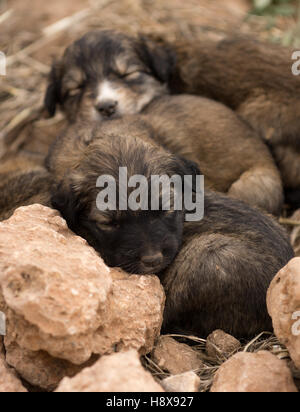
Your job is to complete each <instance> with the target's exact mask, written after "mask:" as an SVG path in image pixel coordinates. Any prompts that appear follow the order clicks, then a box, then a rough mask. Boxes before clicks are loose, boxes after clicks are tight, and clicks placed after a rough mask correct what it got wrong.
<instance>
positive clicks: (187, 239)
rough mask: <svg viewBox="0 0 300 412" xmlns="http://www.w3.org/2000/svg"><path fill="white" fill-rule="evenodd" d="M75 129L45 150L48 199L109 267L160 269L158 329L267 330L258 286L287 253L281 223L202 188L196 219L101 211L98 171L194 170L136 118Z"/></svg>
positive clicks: (137, 270)
mask: <svg viewBox="0 0 300 412" xmlns="http://www.w3.org/2000/svg"><path fill="white" fill-rule="evenodd" d="M134 119H135V120H134ZM78 130H79V128H78V126H77V127H74V128H72V129H70V130H69V132H68V134H66V135H65V136H62V137H60V138H59V139H58V140H57V142H56V144H55V145H54V146H53V148H52V151H51V152H50V155H49V158H48V168H49V170H50V171H51V173H52V174H53V175H54V176H55V179H56V181H57V183H58V185H57V188H56V189H55V190H54V192H53V195H52V202H53V206H54V207H56V208H58V209H59V210H60V211H61V213H62V215H63V216H64V217H65V218H66V220H67V222H68V224H69V226H70V227H71V229H73V230H74V231H75V232H76V233H78V234H79V235H81V236H83V237H85V238H86V239H87V240H88V241H89V242H90V244H91V245H92V246H94V247H95V248H96V249H97V250H98V251H99V252H100V253H101V254H102V256H103V257H104V259H105V261H106V262H107V263H108V264H109V265H112V266H119V267H121V268H123V269H125V270H127V271H128V272H130V273H146V274H147V273H151V272H155V273H157V274H158V275H159V276H160V278H161V281H162V283H163V285H164V287H165V290H166V294H167V302H166V310H165V321H164V332H165V333H169V332H170V333H172V332H180V333H193V334H194V335H198V336H202V337H206V336H207V335H208V334H209V333H210V332H211V331H213V330H215V329H219V328H222V329H224V330H226V331H228V332H230V333H232V334H234V335H235V336H237V337H249V336H253V335H255V334H256V333H259V332H261V331H262V330H271V329H272V324H271V320H270V318H269V316H268V313H267V308H266V303H265V300H266V299H265V297H266V292H267V288H268V286H269V284H270V282H271V280H272V279H273V277H274V276H275V275H276V274H277V272H278V270H280V269H281V268H282V267H283V266H284V265H285V264H286V263H287V262H288V261H289V260H290V259H291V258H292V257H293V251H292V248H291V246H290V244H289V242H288V240H287V237H286V234H285V233H284V231H283V230H282V228H281V227H280V226H279V225H278V224H277V223H275V222H274V221H273V220H272V219H271V218H270V217H268V216H265V215H264V214H261V213H260V212H259V211H258V210H255V209H252V208H251V207H250V206H247V205H246V204H245V203H243V202H240V201H237V200H234V199H230V198H228V197H224V196H220V195H218V194H216V193H213V192H209V191H206V193H205V216H204V219H203V220H202V221H201V222H198V223H195V222H194V223H184V222H183V220H184V216H183V214H181V213H174V212H171V213H165V212H163V211H158V212H155V213H153V212H151V211H150V212H149V211H138V212H135V213H132V212H131V211H123V212H121V211H117V212H108V213H103V212H100V211H98V210H96V207H95V204H96V196H97V190H96V187H95V186H96V180H97V178H98V176H99V175H102V174H110V175H113V176H115V177H117V174H118V170H119V167H122V166H127V167H128V168H129V171H130V175H132V174H136V173H138V174H144V175H145V176H147V177H148V178H149V176H150V175H151V174H158V175H161V174H168V175H171V174H173V173H174V172H175V173H180V174H191V173H192V174H199V173H200V171H198V170H197V168H196V167H195V165H194V164H193V163H190V162H186V161H184V160H183V159H179V158H176V157H175V156H173V155H171V154H170V153H169V152H167V151H166V150H165V149H163V148H162V147H159V146H157V145H156V144H155V143H154V142H153V141H152V139H153V137H155V133H156V132H155V130H154V128H153V127H152V126H151V125H150V124H149V123H147V122H146V121H145V120H141V119H140V118H139V117H131V118H130V119H126V118H124V119H121V120H113V121H111V122H105V123H104V124H103V125H101V126H97V127H95V128H92V129H88V127H83V130H82V132H79V133H78ZM72 147H73V149H72ZM182 231H183V234H182ZM182 236H183V244H182ZM149 255H150V256H153V257H155V259H156V261H155V259H153V262H152V267H151V265H150V266H149V263H148V266H147V267H146V266H145V265H144V263H143V257H145V256H148V257H149ZM161 255H162V257H163V258H162V259H160V261H157V258H158V257H159V256H161Z"/></svg>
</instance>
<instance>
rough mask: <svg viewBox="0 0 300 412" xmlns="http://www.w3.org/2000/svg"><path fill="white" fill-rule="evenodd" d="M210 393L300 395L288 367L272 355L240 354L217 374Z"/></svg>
mask: <svg viewBox="0 0 300 412" xmlns="http://www.w3.org/2000/svg"><path fill="white" fill-rule="evenodd" d="M211 392H258V393H260V392H262V393H263V392H274V393H276V392H298V391H297V388H296V386H295V384H294V382H293V378H292V374H291V371H290V369H289V368H288V366H287V364H286V363H285V361H283V360H279V359H278V358H277V357H276V356H274V355H272V354H271V353H270V352H267V351H261V352H258V353H237V354H236V355H234V356H233V357H232V358H230V359H229V360H228V361H226V362H225V363H224V364H223V365H222V366H221V367H220V369H219V371H218V372H217V374H216V376H215V378H214V382H213V386H212V388H211Z"/></svg>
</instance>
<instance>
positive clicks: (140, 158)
mask: <svg viewBox="0 0 300 412" xmlns="http://www.w3.org/2000/svg"><path fill="white" fill-rule="evenodd" d="M109 123H110V122H105V123H104V124H103V125H102V126H98V127H95V128H94V129H91V128H87V127H84V130H83V132H82V133H79V134H78V127H77V126H75V127H74V128H72V129H69V131H68V133H67V135H66V136H65V137H61V138H58V140H57V143H56V144H55V145H54V146H53V148H52V150H51V151H50V154H49V158H48V160H47V165H48V168H49V170H50V172H51V173H52V174H53V176H54V177H55V180H56V182H57V187H56V189H55V190H54V191H53V196H52V204H53V206H54V207H55V208H57V209H58V210H59V211H60V212H61V213H62V215H63V217H64V218H65V219H66V220H67V222H68V225H69V227H70V228H71V229H72V230H73V231H74V232H75V233H77V234H78V235H80V236H82V237H84V238H85V239H87V240H88V242H89V243H90V244H91V245H92V246H93V247H94V248H95V249H96V250H97V251H99V252H100V254H101V256H102V257H103V258H104V260H105V261H106V263H107V264H108V265H109V266H117V267H121V268H123V269H124V270H126V271H127V272H130V273H138V274H139V273H141V274H147V273H149V274H151V273H156V272H157V273H158V272H161V271H162V270H164V269H165V268H166V267H167V266H169V265H170V263H171V262H172V261H173V259H174V258H175V256H176V254H177V252H178V249H179V247H180V245H181V239H182V229H183V221H184V216H185V212H184V210H183V208H181V209H180V210H178V211H177V210H173V209H172V208H171V210H166V211H164V210H162V208H161V201H160V202H159V204H160V208H159V210H150V209H149V208H147V209H148V210H144V209H143V208H142V207H138V208H137V210H132V209H129V208H125V209H124V210H122V209H121V207H117V206H116V207H115V208H111V209H109V210H102V209H100V210H99V208H98V205H97V199H98V195H99V193H100V191H101V190H100V188H99V187H100V186H99V185H98V183H97V182H98V178H99V177H101V176H109V177H110V178H113V179H114V183H115V193H116V194H117V195H116V200H117V203H118V205H119V202H120V201H121V199H123V197H124V198H126V202H127V199H129V198H130V196H131V194H132V193H133V188H129V187H128V189H126V194H125V195H123V197H121V195H120V194H119V193H120V188H124V186H125V185H126V186H127V183H128V181H129V179H131V178H134V177H135V176H137V175H141V176H144V177H145V178H146V181H147V182H149V190H148V189H147V191H146V195H147V197H146V198H147V200H148V199H150V198H151V193H150V182H151V178H152V176H169V177H172V176H173V175H178V176H182V177H183V176H184V175H191V174H194V173H195V172H194V170H197V169H196V167H195V166H194V164H192V163H190V162H187V161H183V160H181V159H179V158H177V157H176V156H175V155H172V154H170V153H169V152H167V151H165V150H164V149H163V148H161V147H159V146H157V145H156V144H155V143H154V142H153V141H152V140H151V136H152V134H153V131H152V129H151V126H150V125H149V124H147V123H145V122H144V121H142V120H139V119H137V120H135V121H134V119H130V121H129V122H127V123H126V122H125V120H123V119H122V120H112V121H111V124H109ZM140 135H142V136H143V137H144V138H143V140H142V139H139V138H138V137H136V136H140ZM120 168H127V174H128V175H127V177H126V178H125V179H126V180H125V183H122V180H121V177H120ZM197 172H198V171H197ZM172 203H173V202H171V204H172Z"/></svg>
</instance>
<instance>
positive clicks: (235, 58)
mask: <svg viewBox="0 0 300 412" xmlns="http://www.w3.org/2000/svg"><path fill="white" fill-rule="evenodd" d="M175 48H176V49H177V52H178V69H179V71H180V77H181V80H180V82H176V84H175V83H174V85H173V86H172V85H171V89H172V90H173V91H176V92H184V93H191V94H198V95H202V96H206V97H209V98H213V99H215V100H218V101H220V102H222V103H224V104H226V105H227V106H229V107H230V108H231V109H233V110H235V111H236V112H237V113H239V114H240V115H241V116H242V117H243V118H244V119H245V120H247V122H249V124H250V125H251V126H252V127H253V128H254V129H255V130H256V131H257V132H258V133H259V134H260V136H261V137H262V138H263V139H264V140H265V141H266V142H267V143H268V145H269V146H270V148H271V150H272V152H273V154H274V157H275V159H276V162H277V164H278V166H279V168H280V171H281V173H282V177H283V182H284V186H285V188H286V191H287V198H288V200H289V201H291V202H292V203H294V204H295V206H298V207H299V206H300V140H299V134H300V105H299V94H300V79H299V77H296V76H294V75H293V74H292V64H293V61H292V52H293V51H292V50H291V49H287V48H284V47H281V46H277V45H273V44H270V43H260V42H257V41H255V40H253V39H251V38H229V39H226V40H223V41H220V42H217V43H216V42H208V41H205V42H203V43H201V42H200V43H197V44H180V45H175ZM182 80H183V81H182ZM178 84H181V85H183V87H180V88H178V87H177V86H178Z"/></svg>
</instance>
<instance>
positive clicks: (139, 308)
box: [0, 205, 165, 389]
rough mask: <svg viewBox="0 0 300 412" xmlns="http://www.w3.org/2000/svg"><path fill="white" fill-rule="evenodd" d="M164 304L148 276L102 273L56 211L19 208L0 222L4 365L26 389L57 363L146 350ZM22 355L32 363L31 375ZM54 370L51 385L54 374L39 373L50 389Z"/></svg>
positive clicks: (79, 362)
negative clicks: (15, 356)
mask: <svg viewBox="0 0 300 412" xmlns="http://www.w3.org/2000/svg"><path fill="white" fill-rule="evenodd" d="M164 301H165V295H164V291H163V288H162V286H161V284H160V282H159V279H158V278H157V277H156V276H129V275H127V274H125V273H122V272H119V271H116V270H113V269H110V268H108V267H107V266H106V265H105V264H104V262H103V260H102V259H101V258H100V257H99V255H98V254H97V253H96V252H95V250H94V249H93V248H91V247H90V246H89V245H88V244H87V242H86V241H85V240H83V239H82V238H80V237H78V236H76V235H74V234H73V233H72V232H71V231H70V230H69V229H68V227H67V225H66V222H65V221H64V220H63V219H62V218H61V217H60V215H59V213H58V212H57V211H54V210H52V209H49V208H47V207H43V206H40V205H33V206H28V207H23V208H20V209H18V210H17V211H16V212H15V214H14V215H13V216H12V217H11V218H10V219H9V220H7V221H5V222H2V223H0V311H3V312H4V313H5V315H6V318H7V335H6V336H5V339H4V344H5V347H6V349H7V359H8V361H9V363H10V364H11V365H13V366H14V367H15V368H16V370H17V371H18V372H19V373H20V374H24V377H25V376H26V379H27V380H28V381H29V382H30V383H31V384H33V385H36V383H37V382H36V381H37V379H36V371H37V369H38V368H39V367H40V365H41V364H42V365H44V366H45V369H47V368H48V367H49V368H57V365H58V363H57V359H61V360H64V361H67V362H69V363H71V364H73V365H78V366H80V365H82V364H85V362H88V361H89V360H90V358H91V356H92V355H104V354H110V353H113V352H114V351H116V350H118V351H120V350H127V349H130V348H133V349H136V350H137V351H139V353H140V354H146V353H148V352H150V351H151V350H152V349H153V346H154V342H155V340H156V339H157V337H158V336H159V333H160V328H161V324H162V318H163V309H164ZM16 350H17V351H18V352H19V353H20V352H21V353H22V352H23V357H24V362H17V361H16V360H14V359H13V356H12V353H13V352H15V351H16ZM34 353H36V354H37V357H36V358H35V357H34V356H33V355H34ZM41 353H46V354H48V355H49V357H48V358H47V359H46V358H45V357H44V355H42V356H41ZM28 357H29V358H30V359H32V360H34V359H36V361H35V364H34V365H32V371H34V373H32V374H31V372H30V367H29V365H28V363H27V358H28ZM52 358H54V360H53V359H52ZM55 358H57V359H55ZM18 359H19V358H18ZM50 360H51V361H50ZM52 360H53V362H52ZM26 363H27V364H26ZM46 365H48V366H46ZM73 365H71V369H73ZM68 370H69V368H66V374H65V376H66V375H68V374H69V372H68ZM60 371H61V369H60V367H58V373H57V374H56V376H57V379H53V378H54V377H55V372H54V374H53V373H52V372H51V371H47V370H45V371H44V378H43V379H42V381H43V382H44V383H43V385H41V386H42V387H43V386H44V385H45V386H46V388H47V389H48V387H49V386H50V387H52V386H53V385H55V384H58V383H59V379H60V378H61V372H60ZM72 373H73V372H72ZM56 380H58V382H56Z"/></svg>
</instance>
